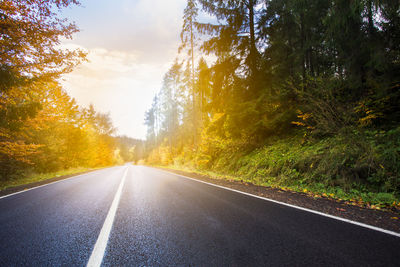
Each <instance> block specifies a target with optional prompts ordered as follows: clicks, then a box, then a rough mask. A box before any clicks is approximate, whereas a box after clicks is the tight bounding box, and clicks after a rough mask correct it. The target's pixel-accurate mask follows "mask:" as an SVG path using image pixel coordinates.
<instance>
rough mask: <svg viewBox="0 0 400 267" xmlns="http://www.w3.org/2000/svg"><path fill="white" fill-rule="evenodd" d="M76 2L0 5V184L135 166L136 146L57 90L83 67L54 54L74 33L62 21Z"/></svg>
mask: <svg viewBox="0 0 400 267" xmlns="http://www.w3.org/2000/svg"><path fill="white" fill-rule="evenodd" d="M78 4H79V3H78V2H77V1H76V0H51V1H41V0H29V1H28V0H7V1H1V2H0V36H1V37H0V49H1V50H0V181H5V180H10V179H19V178H21V177H24V176H26V175H31V174H33V173H46V172H56V171H59V170H65V169H70V168H76V167H88V168H94V167H102V166H109V165H113V164H121V163H123V162H125V161H133V160H137V158H135V157H136V156H138V155H139V154H140V153H136V152H138V151H135V149H136V150H140V149H141V146H142V143H141V141H139V140H134V139H130V138H127V137H115V136H114V131H115V129H114V127H113V125H112V122H111V120H110V117H109V115H108V114H102V113H99V112H96V111H95V109H94V108H93V106H90V107H88V108H83V107H80V106H78V105H77V104H76V102H75V100H74V99H72V98H71V97H70V96H68V94H67V93H66V92H65V91H64V90H63V88H62V87H61V85H60V83H59V79H60V77H61V75H62V74H65V73H68V72H70V71H72V69H73V68H74V67H75V66H76V65H77V64H79V63H80V62H82V61H84V60H85V54H84V53H83V52H82V51H80V50H73V51H71V50H67V49H62V47H60V40H61V39H62V38H67V39H70V38H71V36H72V34H73V33H75V32H77V31H78V29H77V27H76V25H74V24H73V23H69V22H68V21H67V20H65V19H63V18H60V11H61V9H63V8H66V7H68V6H71V5H78Z"/></svg>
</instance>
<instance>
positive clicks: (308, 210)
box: [150, 167, 400, 237]
mask: <svg viewBox="0 0 400 267" xmlns="http://www.w3.org/2000/svg"><path fill="white" fill-rule="evenodd" d="M150 168H151V167H150ZM152 169H154V170H158V171H160V172H165V173H169V174H173V175H176V176H179V177H182V178H185V179H189V180H192V181H196V182H199V183H203V184H208V185H211V186H215V187H219V188H222V189H225V190H229V191H233V192H236V193H240V194H243V195H246V196H251V197H255V198H259V199H262V200H266V201H270V202H274V203H277V204H280V205H284V206H287V207H291V208H295V209H299V210H303V211H307V212H311V213H314V214H318V215H321V216H325V217H328V218H331V219H335V220H339V221H342V222H347V223H351V224H355V225H358V226H361V227H365V228H368V229H371V230H375V231H378V232H382V233H385V234H389V235H393V236H396V237H400V233H397V232H393V231H389V230H386V229H383V228H379V227H376V226H372V225H369V224H365V223H360V222H356V221H352V220H349V219H345V218H341V217H337V216H334V215H330V214H326V213H322V212H319V211H316V210H311V209H307V208H303V207H299V206H296V205H292V204H288V203H285V202H281V201H277V200H274V199H270V198H266V197H260V196H257V195H253V194H250V193H246V192H243V191H239V190H236V189H232V188H229V187H225V186H221V185H216V184H212V183H208V182H204V181H201V180H197V179H194V178H190V177H188V176H184V175H180V174H176V173H173V172H169V171H165V170H160V169H156V168H152Z"/></svg>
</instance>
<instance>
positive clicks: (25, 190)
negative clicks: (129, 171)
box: [0, 168, 108, 199]
mask: <svg viewBox="0 0 400 267" xmlns="http://www.w3.org/2000/svg"><path fill="white" fill-rule="evenodd" d="M106 169H108V168H106ZM102 170H104V169H100V170H94V171H91V172H88V173H82V174H78V175H75V176H71V177H68V178H65V179H61V180H58V181H54V182H51V183H47V184H42V185H38V186H35V187H31V188H28V189H24V190H21V191H18V192H14V193H11V194H8V195H5V196H1V197H0V199H3V198H6V197H11V196H14V195H18V194H21V193H25V192H28V191H31V190H33V189H37V188H40V187H44V186H48V185H51V184H56V183H59V182H62V181H67V180H70V179H73V178H78V177H81V176H84V175H88V174H92V173H94V172H97V171H102Z"/></svg>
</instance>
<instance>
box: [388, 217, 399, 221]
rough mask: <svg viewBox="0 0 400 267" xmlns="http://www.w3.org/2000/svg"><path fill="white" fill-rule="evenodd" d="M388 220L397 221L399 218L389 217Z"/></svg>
mask: <svg viewBox="0 0 400 267" xmlns="http://www.w3.org/2000/svg"><path fill="white" fill-rule="evenodd" d="M390 219H392V220H398V219H399V218H398V217H391V218H390Z"/></svg>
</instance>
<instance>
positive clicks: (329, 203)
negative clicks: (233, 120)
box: [158, 168, 400, 233]
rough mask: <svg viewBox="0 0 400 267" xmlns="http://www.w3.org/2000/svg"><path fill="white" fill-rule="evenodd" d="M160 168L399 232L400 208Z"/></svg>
mask: <svg viewBox="0 0 400 267" xmlns="http://www.w3.org/2000/svg"><path fill="white" fill-rule="evenodd" d="M158 169H161V170H165V171H169V172H172V173H175V174H179V175H184V176H188V177H190V178H194V179H197V180H200V181H204V182H208V183H212V184H216V185H220V186H224V187H228V188H232V189H235V190H238V191H242V192H246V193H250V194H253V195H257V196H261V197H265V198H270V199H273V200H277V201H281V202H284V203H288V204H292V205H296V206H300V207H303V208H307V209H311V210H315V211H319V212H323V213H325V214H330V215H334V216H337V217H341V218H345V219H349V220H353V221H357V222H360V223H364V224H369V225H372V226H376V227H380V228H383V229H386V230H390V231H394V232H397V233H400V210H391V211H390V210H385V211H383V210H374V209H368V208H362V207H358V206H353V205H349V204H347V203H344V202H343V201H337V200H334V199H331V198H326V197H319V198H316V197H311V196H309V195H307V194H305V193H298V192H293V191H284V190H281V189H278V188H272V187H265V186H258V185H254V184H251V183H247V182H239V181H234V180H225V179H216V178H212V177H210V176H206V175H202V174H198V173H193V172H187V171H181V170H174V169H169V168H158Z"/></svg>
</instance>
